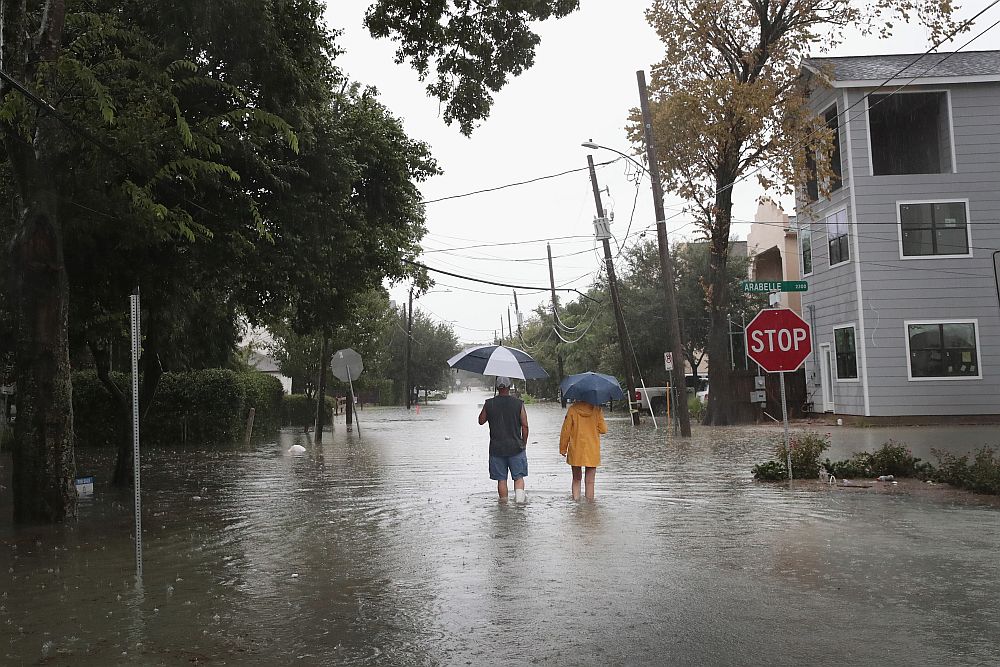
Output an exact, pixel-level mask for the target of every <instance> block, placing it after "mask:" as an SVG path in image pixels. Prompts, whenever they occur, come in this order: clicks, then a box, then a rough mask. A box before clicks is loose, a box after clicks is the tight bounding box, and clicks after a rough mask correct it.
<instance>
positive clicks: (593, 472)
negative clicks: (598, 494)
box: [573, 467, 597, 500]
mask: <svg viewBox="0 0 1000 667" xmlns="http://www.w3.org/2000/svg"><path fill="white" fill-rule="evenodd" d="M573 474H574V480H575V481H574V482H573V483H574V484H575V485H576V492H577V495H576V497H577V498H579V497H580V495H579V494H580V482H579V479H578V478H577V477H576V476H575V475H576V474H577V473H575V472H574V473H573ZM595 477H597V468H589V467H588V468H587V481H586V485H587V500H593V499H594V478H595Z"/></svg>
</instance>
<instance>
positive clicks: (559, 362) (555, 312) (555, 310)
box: [545, 243, 566, 408]
mask: <svg viewBox="0 0 1000 667" xmlns="http://www.w3.org/2000/svg"><path fill="white" fill-rule="evenodd" d="M545 250H546V251H547V252H548V254H549V285H550V286H551V287H552V328H553V329H556V330H557V331H558V329H559V322H558V319H559V300H558V299H557V298H556V279H555V274H553V273H552V246H551V245H550V244H548V243H546V244H545ZM556 368H557V370H558V371H559V374H558V375H557V376H556V379H557V381H558V382H559V389H558V391H559V403H560V404H561V405H562V406H563V407H564V408H565V407H566V397H565V396H563V393H562V381H563V377H564V374H565V371H563V358H562V352H560V351H559V341H556Z"/></svg>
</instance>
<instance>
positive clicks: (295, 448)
mask: <svg viewBox="0 0 1000 667" xmlns="http://www.w3.org/2000/svg"><path fill="white" fill-rule="evenodd" d="M305 451H306V448H305V447H303V446H302V445H292V446H291V447H289V448H288V453H289V454H304V453H305Z"/></svg>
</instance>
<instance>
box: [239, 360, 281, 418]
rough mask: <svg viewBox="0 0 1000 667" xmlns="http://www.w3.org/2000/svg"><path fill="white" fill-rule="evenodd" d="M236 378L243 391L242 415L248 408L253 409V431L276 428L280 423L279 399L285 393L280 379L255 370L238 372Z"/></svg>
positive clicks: (247, 412) (245, 413) (247, 411)
mask: <svg viewBox="0 0 1000 667" xmlns="http://www.w3.org/2000/svg"><path fill="white" fill-rule="evenodd" d="M237 380H238V381H239V383H240V384H241V385H242V387H243V392H244V400H243V414H244V417H245V416H246V415H247V414H249V412H250V408H253V409H254V427H253V430H254V433H258V432H265V431H268V432H270V431H274V430H275V429H277V428H278V427H279V426H280V425H281V399H282V396H284V394H285V390H284V389H283V388H282V386H281V380H279V379H278V378H276V377H274V376H273V375H268V374H267V373H258V372H256V371H250V372H246V373H238V374H237Z"/></svg>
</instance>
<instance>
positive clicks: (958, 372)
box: [906, 321, 982, 379]
mask: <svg viewBox="0 0 1000 667" xmlns="http://www.w3.org/2000/svg"><path fill="white" fill-rule="evenodd" d="M906 338H907V349H908V351H909V355H910V378H911V379H917V378H958V377H982V373H981V369H980V368H979V350H978V347H979V346H978V344H977V343H978V339H977V336H976V322H975V321H971V322H907V323H906Z"/></svg>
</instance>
